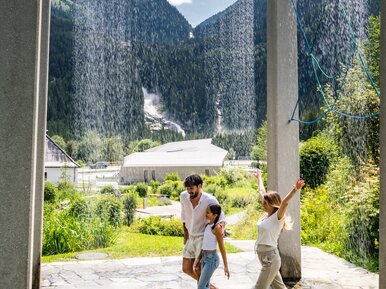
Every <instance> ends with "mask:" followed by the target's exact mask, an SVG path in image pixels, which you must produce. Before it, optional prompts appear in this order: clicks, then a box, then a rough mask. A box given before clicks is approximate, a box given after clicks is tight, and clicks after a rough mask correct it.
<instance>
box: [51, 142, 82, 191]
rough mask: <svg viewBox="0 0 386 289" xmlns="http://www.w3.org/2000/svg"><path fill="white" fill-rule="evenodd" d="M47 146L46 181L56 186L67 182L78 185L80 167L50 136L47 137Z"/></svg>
mask: <svg viewBox="0 0 386 289" xmlns="http://www.w3.org/2000/svg"><path fill="white" fill-rule="evenodd" d="M45 145H46V147H45V155H44V180H45V181H48V182H52V183H55V184H57V183H59V182H60V181H62V180H67V181H70V182H73V183H74V184H76V183H77V182H78V179H77V175H78V168H79V167H80V165H79V164H77V163H76V162H75V161H74V160H73V159H72V158H71V157H70V156H69V155H68V154H67V153H66V152H65V151H64V150H63V149H62V148H61V147H60V146H59V145H58V144H56V143H55V142H54V141H53V140H52V139H51V138H50V137H49V136H48V135H46V144H45Z"/></svg>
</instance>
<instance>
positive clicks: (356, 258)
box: [345, 165, 380, 271]
mask: <svg viewBox="0 0 386 289" xmlns="http://www.w3.org/2000/svg"><path fill="white" fill-rule="evenodd" d="M364 176H365V178H364V180H363V181H361V182H359V183H358V184H357V185H356V186H355V187H353V188H352V189H351V190H349V194H350V195H349V196H348V199H349V202H348V204H347V213H346V215H347V223H346V228H347V233H348V238H347V241H346V242H345V251H346V252H348V253H349V254H348V257H349V261H351V262H354V263H355V264H358V265H360V266H362V267H365V268H368V269H370V270H371V271H377V270H378V254H379V190H380V185H379V167H375V166H372V165H368V166H367V167H365V168H364Z"/></svg>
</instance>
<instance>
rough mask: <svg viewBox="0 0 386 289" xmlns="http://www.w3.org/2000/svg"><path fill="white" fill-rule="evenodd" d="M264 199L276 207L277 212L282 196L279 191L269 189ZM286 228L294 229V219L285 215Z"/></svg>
mask: <svg viewBox="0 0 386 289" xmlns="http://www.w3.org/2000/svg"><path fill="white" fill-rule="evenodd" d="M263 198H264V201H266V202H267V203H268V204H269V205H271V206H272V207H274V208H275V212H276V211H277V210H278V209H279V208H280V205H281V197H280V195H279V193H278V192H275V191H268V192H267V193H265V194H264V195H263ZM283 218H284V227H283V229H284V230H292V225H293V222H292V219H291V217H290V216H287V215H284V217H283Z"/></svg>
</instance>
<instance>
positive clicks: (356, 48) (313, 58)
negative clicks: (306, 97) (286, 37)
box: [289, 0, 380, 124]
mask: <svg viewBox="0 0 386 289" xmlns="http://www.w3.org/2000/svg"><path fill="white" fill-rule="evenodd" d="M291 2H292V7H293V9H294V11H295V15H296V19H297V22H298V25H299V27H300V30H301V32H302V35H303V38H304V40H305V43H306V46H307V50H308V56H309V57H311V63H312V68H313V71H314V75H315V78H316V81H317V84H318V87H319V88H320V92H321V95H322V97H323V102H324V103H325V104H326V106H327V107H328V110H327V111H326V112H324V113H323V114H322V116H320V117H318V118H316V119H314V120H312V121H303V120H300V119H295V118H293V116H294V115H295V111H296V108H297V107H298V104H299V96H298V98H297V101H296V105H295V107H294V110H293V112H292V116H291V119H290V120H289V122H291V121H297V122H299V123H303V124H313V123H315V122H317V121H319V120H321V119H323V118H324V117H326V116H327V114H328V113H329V112H330V111H333V112H335V113H337V114H339V115H341V116H344V117H348V118H354V119H367V118H372V117H375V116H379V112H377V113H372V114H369V115H351V114H348V113H345V112H342V111H339V110H337V109H335V108H334V106H335V104H336V101H337V100H338V99H337V100H336V101H335V103H334V105H333V106H331V105H330V104H329V102H328V100H327V99H326V97H325V93H324V90H323V87H322V85H321V83H320V80H319V77H318V73H317V70H316V68H315V63H316V65H317V67H318V69H319V71H321V73H322V74H323V75H324V76H325V77H327V78H329V79H333V78H334V77H333V76H330V75H328V74H327V73H326V72H325V71H324V70H323V69H322V68H321V66H320V64H319V61H318V60H317V59H316V57H315V56H314V55H313V53H312V49H311V45H310V43H309V41H308V38H307V35H306V33H305V31H304V27H303V23H302V22H301V19H300V16H299V13H298V11H297V9H296V6H295V2H294V0H291ZM339 6H340V7H341V4H340V2H339ZM342 9H343V7H342ZM343 13H344V15H345V19H346V20H347V22H348V25H349V28H350V32H351V37H352V39H353V41H354V46H355V50H356V51H357V53H358V55H359V59H360V60H361V63H362V67H363V69H364V70H365V72H366V75H367V78H368V79H369V80H370V82H371V85H372V86H373V88H374V90H375V92H376V93H377V95H378V96H380V94H379V91H378V89H377V88H376V85H375V83H374V81H373V79H372V77H371V75H370V73H369V71H368V69H367V66H366V64H365V61H364V60H363V57H362V54H361V53H360V51H359V48H358V46H357V43H356V37H355V33H354V32H353V29H352V26H351V24H350V21H349V19H348V17H347V15H346V13H345V10H344V9H343Z"/></svg>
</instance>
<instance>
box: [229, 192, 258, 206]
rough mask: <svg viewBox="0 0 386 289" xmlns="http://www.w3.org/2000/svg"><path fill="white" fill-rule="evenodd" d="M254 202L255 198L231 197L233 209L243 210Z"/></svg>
mask: <svg viewBox="0 0 386 289" xmlns="http://www.w3.org/2000/svg"><path fill="white" fill-rule="evenodd" d="M254 202H255V198H254V197H253V196H245V195H234V196H232V197H231V206H232V207H235V208H245V207H246V206H248V205H249V204H253V203H254Z"/></svg>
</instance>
